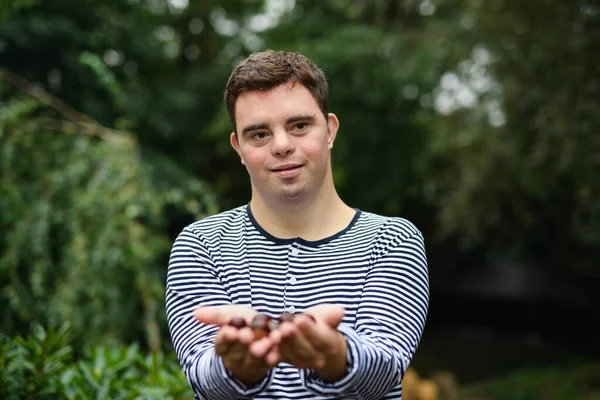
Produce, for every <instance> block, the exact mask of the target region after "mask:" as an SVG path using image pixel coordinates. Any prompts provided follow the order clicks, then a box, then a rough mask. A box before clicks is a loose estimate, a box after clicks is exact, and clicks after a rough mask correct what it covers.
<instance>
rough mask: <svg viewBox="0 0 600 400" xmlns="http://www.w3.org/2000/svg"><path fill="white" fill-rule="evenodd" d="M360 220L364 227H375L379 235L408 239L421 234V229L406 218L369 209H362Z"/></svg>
mask: <svg viewBox="0 0 600 400" xmlns="http://www.w3.org/2000/svg"><path fill="white" fill-rule="evenodd" d="M359 222H360V224H361V226H363V227H365V228H366V227H370V229H371V230H372V229H374V230H375V231H376V233H377V236H378V237H388V238H390V239H391V238H399V239H401V240H402V239H407V238H409V237H413V236H421V231H419V229H418V228H417V227H416V226H415V224H413V223H412V222H411V221H409V220H408V219H406V218H402V217H388V216H383V215H379V214H375V213H372V212H368V211H361V216H360V218H359Z"/></svg>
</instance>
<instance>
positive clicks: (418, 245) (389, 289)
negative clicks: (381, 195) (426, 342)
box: [300, 224, 429, 400]
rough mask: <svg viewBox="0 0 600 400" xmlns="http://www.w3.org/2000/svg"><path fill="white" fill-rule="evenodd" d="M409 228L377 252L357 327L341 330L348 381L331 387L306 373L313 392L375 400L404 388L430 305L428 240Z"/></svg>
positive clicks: (302, 376)
mask: <svg viewBox="0 0 600 400" xmlns="http://www.w3.org/2000/svg"><path fill="white" fill-rule="evenodd" d="M410 225H411V228H412V229H410V231H412V234H409V235H407V234H406V230H403V231H402V232H400V233H399V234H398V235H396V236H393V237H390V238H389V240H388V241H387V243H386V245H385V246H382V247H381V248H380V249H376V251H375V252H374V254H373V255H372V260H373V261H372V266H371V269H370V271H369V272H368V274H367V277H366V281H365V286H364V290H363V293H362V296H361V299H360V304H359V306H358V312H357V318H356V322H355V324H354V326H351V325H347V324H342V325H340V327H339V330H340V331H341V332H342V333H343V334H344V336H345V338H346V341H347V344H348V346H347V348H348V352H347V374H346V376H345V377H344V378H343V379H341V380H340V381H338V382H333V383H326V382H324V381H323V380H322V379H321V378H320V377H319V376H318V375H317V374H316V373H315V372H314V371H312V370H301V371H300V375H301V379H302V380H303V382H304V385H305V387H306V388H307V389H308V390H310V391H311V392H313V393H315V394H318V395H329V396H331V395H342V394H350V395H354V396H356V397H357V398H360V399H365V400H370V399H380V398H382V397H383V396H385V395H386V394H387V393H388V392H389V391H390V390H391V389H392V388H394V387H396V386H397V385H398V384H400V382H401V380H402V377H403V376H404V372H405V371H406V368H407V367H408V364H409V363H410V361H411V359H412V357H413V355H414V353H415V351H416V348H417V346H418V344H419V341H420V338H421V335H422V332H423V329H424V325H425V320H426V316H427V310H428V304H429V279H428V271H427V260H426V254H425V247H424V243H423V237H422V235H421V234H420V232H419V231H418V230H416V228H414V227H413V226H412V224H410ZM404 228H406V226H405V227H404Z"/></svg>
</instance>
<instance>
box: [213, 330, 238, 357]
mask: <svg viewBox="0 0 600 400" xmlns="http://www.w3.org/2000/svg"><path fill="white" fill-rule="evenodd" d="M237 337H238V332H237V329H235V328H233V327H229V326H224V327H222V328H221V329H219V332H217V336H216V337H215V353H217V354H218V355H220V356H223V355H224V354H226V353H227V352H228V351H229V349H230V348H231V346H233V344H234V343H236V342H237Z"/></svg>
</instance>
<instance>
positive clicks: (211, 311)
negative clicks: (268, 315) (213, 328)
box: [194, 304, 256, 326]
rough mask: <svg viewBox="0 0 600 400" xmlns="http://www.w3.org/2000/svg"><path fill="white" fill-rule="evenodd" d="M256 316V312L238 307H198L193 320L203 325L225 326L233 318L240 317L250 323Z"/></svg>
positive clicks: (230, 305) (231, 305)
mask: <svg viewBox="0 0 600 400" xmlns="http://www.w3.org/2000/svg"><path fill="white" fill-rule="evenodd" d="M255 314H256V311H254V310H253V309H251V308H249V307H243V306H238V305H233V304H229V305H225V306H218V307H199V308H196V309H195V310H194V318H196V319H197V320H198V321H200V322H203V323H205V324H211V325H219V326H222V325H227V324H228V323H229V321H231V319H232V318H234V317H241V318H244V319H245V320H246V322H248V321H250V320H251V319H252V317H254V315H255Z"/></svg>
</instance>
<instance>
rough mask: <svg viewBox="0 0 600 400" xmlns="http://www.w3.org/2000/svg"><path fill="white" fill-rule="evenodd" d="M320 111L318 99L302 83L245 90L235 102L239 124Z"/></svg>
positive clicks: (236, 117) (236, 118)
mask: <svg viewBox="0 0 600 400" xmlns="http://www.w3.org/2000/svg"><path fill="white" fill-rule="evenodd" d="M319 112H320V109H319V105H318V104H317V102H316V100H315V99H314V97H313V96H312V94H311V93H310V91H309V90H308V89H307V88H306V87H305V86H304V85H302V84H301V83H293V84H292V83H284V84H281V85H279V86H276V87H274V88H273V89H271V90H266V91H249V92H244V93H242V94H241V95H240V96H239V97H238V98H237V100H236V102H235V120H236V123H237V124H244V123H256V122H263V121H266V120H270V119H276V118H288V117H290V116H292V115H297V114H314V113H319Z"/></svg>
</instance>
